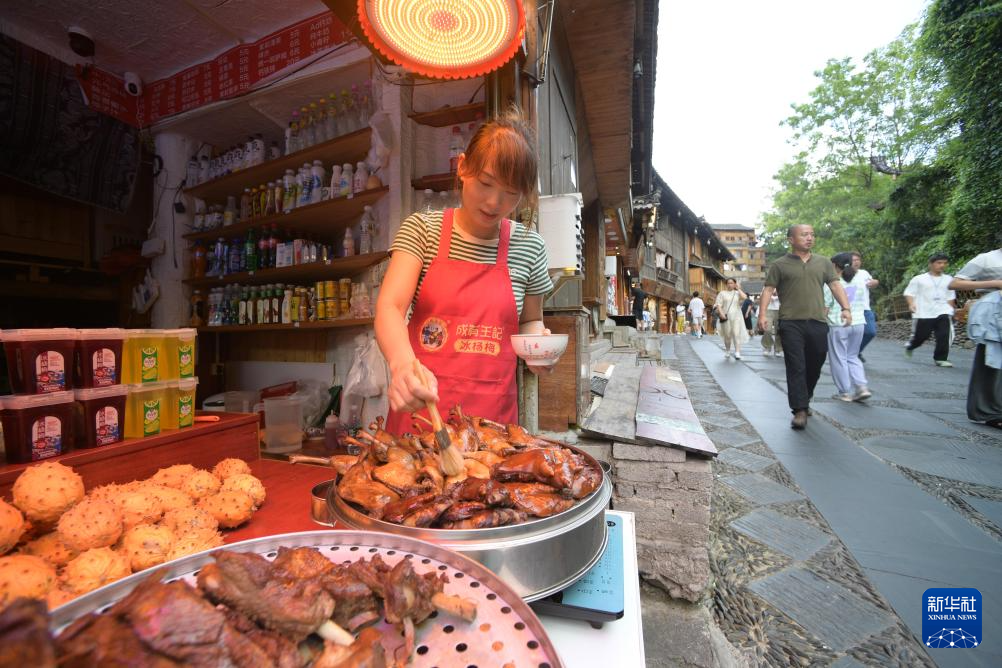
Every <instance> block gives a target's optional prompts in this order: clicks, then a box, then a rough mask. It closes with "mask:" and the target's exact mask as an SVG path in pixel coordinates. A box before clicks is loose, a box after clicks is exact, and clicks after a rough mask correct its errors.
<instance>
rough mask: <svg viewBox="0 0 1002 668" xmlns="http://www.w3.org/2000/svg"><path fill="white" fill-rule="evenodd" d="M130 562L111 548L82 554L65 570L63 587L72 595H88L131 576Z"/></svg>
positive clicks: (102, 548) (67, 565)
mask: <svg viewBox="0 0 1002 668" xmlns="http://www.w3.org/2000/svg"><path fill="white" fill-rule="evenodd" d="M131 574H132V569H130V568H129V560H128V559H126V558H125V555H123V554H119V553H118V552H116V551H115V550H113V549H111V548H110V547H96V548H94V549H93V550H87V551H86V552H81V553H80V554H79V556H77V557H76V559H73V560H72V561H70V563H68V564H66V568H64V569H63V586H64V587H65V589H66V590H67V591H69V592H70V593H72V594H76V595H78V596H79V595H80V594H86V593H87V592H89V591H92V590H94V589H97V588H98V587H103V586H104V585H106V584H109V583H112V582H115V581H116V580H121V579H122V578H124V577H126V576H128V575H131Z"/></svg>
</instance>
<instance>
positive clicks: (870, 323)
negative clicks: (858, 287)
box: [852, 252, 880, 363]
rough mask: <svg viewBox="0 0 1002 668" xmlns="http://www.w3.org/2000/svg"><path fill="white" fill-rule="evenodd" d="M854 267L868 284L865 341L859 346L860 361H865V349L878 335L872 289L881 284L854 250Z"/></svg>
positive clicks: (865, 301)
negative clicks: (871, 301) (864, 267)
mask: <svg viewBox="0 0 1002 668" xmlns="http://www.w3.org/2000/svg"><path fill="white" fill-rule="evenodd" d="M852 267H853V269H855V270H856V273H858V274H860V275H861V276H862V277H863V282H864V284H865V285H866V292H865V293H863V309H864V310H863V316H864V317H865V318H866V324H865V325H864V326H863V343H862V344H861V345H860V346H859V361H860V362H864V363H865V362H866V360H865V359H863V350H865V349H866V346H868V345H869V344H870V341H872V340H873V339H874V338H876V336H877V314H875V313H874V312H873V308H872V307H871V306H870V291H871V290H873V289H874V288H875V287H877V286H878V285H880V281H878V280H877V279H876V278H874V277H873V274H871V273H870V272H868V271H867V270H866V269H863V256H862V255H860V254H859V253H857V252H853V254H852Z"/></svg>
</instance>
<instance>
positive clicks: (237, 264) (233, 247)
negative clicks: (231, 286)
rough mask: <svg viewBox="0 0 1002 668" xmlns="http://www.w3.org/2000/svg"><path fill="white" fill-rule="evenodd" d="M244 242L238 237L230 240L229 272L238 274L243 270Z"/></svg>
mask: <svg viewBox="0 0 1002 668" xmlns="http://www.w3.org/2000/svg"><path fill="white" fill-rule="evenodd" d="M244 252H245V249H244V244H243V242H241V241H240V239H233V240H232V241H230V267H229V273H231V274H238V273H240V272H241V271H243V270H244V267H245V265H244Z"/></svg>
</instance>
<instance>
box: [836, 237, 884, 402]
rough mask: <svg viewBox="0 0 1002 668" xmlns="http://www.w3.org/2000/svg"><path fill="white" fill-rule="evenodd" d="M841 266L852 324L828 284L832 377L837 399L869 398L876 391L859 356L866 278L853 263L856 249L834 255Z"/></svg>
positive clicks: (864, 322) (864, 321)
mask: <svg viewBox="0 0 1002 668" xmlns="http://www.w3.org/2000/svg"><path fill="white" fill-rule="evenodd" d="M832 264H834V265H835V269H837V270H838V272H839V274H840V275H841V278H839V282H840V283H841V284H842V287H843V288H844V289H845V294H846V297H848V298H849V307H850V308H849V311H850V312H851V313H852V324H850V325H848V326H846V325H844V324H843V323H842V307H841V305H839V303H838V302H836V301H835V296H834V295H833V294H832V291H831V289H830V288H829V287H828V286H827V285H825V286H824V293H825V306H827V307H828V363H829V364H830V365H831V370H832V380H834V381H835V388H836V389H837V390H838V392H837V393H836V394H835V396H834V397H832V398H833V399H838V400H839V401H866V400H867V399H869V398H870V397H871V396H873V393H871V392H870V390H869V389H868V388H867V386H866V385H867V383H866V371H865V370H864V369H863V363H862V362H861V361H860V360H859V346H860V344H861V343H862V342H863V327H864V326H865V324H866V316H865V315H864V313H863V311H865V309H864V308H863V307H864V305H865V300H864V295H865V291H866V279H865V278H864V277H863V275H861V274H860V273H858V272H857V271H856V269H855V268H854V267H853V266H852V253H839V254H838V255H836V256H834V257H833V258H832Z"/></svg>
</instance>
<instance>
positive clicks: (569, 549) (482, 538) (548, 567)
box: [327, 445, 612, 601]
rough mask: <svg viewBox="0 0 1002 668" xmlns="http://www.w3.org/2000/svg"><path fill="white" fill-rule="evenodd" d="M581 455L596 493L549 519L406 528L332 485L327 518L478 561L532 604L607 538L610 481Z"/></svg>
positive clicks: (596, 555) (583, 569)
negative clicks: (597, 478) (598, 477)
mask: <svg viewBox="0 0 1002 668" xmlns="http://www.w3.org/2000/svg"><path fill="white" fill-rule="evenodd" d="M564 447H566V448H568V449H569V450H573V451H574V452H577V453H580V454H582V455H584V456H585V457H586V458H587V459H588V460H590V461H591V463H592V464H593V465H594V466H595V467H596V468H598V469H599V470H602V484H601V485H599V487H598V489H596V490H595V491H594V492H592V493H591V494H589V495H588V496H586V497H585V498H583V499H581V500H580V501H578V502H577V503H576V504H574V506H573V507H571V508H569V509H567V510H565V511H564V512H562V513H558V514H556V515H553V516H551V517H543V518H538V519H533V520H530V521H527V522H521V523H519V524H510V525H507V526H502V527H491V528H487V529H427V528H415V527H406V526H403V525H400V524H394V523H392V522H384V521H382V520H377V519H375V518H373V517H369V515H367V514H366V513H364V512H362V511H360V510H358V509H357V508H355V507H353V506H352V505H351V504H350V503H348V502H347V501H345V500H344V499H342V498H341V495H340V494H337V487H336V485H332V486H331V488H330V490H329V491H328V493H327V505H328V507H329V508H330V513H331V518H332V519H334V520H336V521H337V524H338V525H339V526H347V527H350V528H352V529H360V530H367V531H382V532H387V533H393V534H397V535H400V536H407V537H409V538H416V539H418V540H427V541H431V542H433V543H436V544H437V545H440V546H442V547H445V548H448V549H450V550H455V551H456V552H460V553H462V554H464V555H466V556H467V557H470V558H471V559H474V560H476V561H478V562H479V563H481V564H483V565H484V566H486V567H487V568H489V569H491V571H493V572H494V573H496V574H497V575H498V576H500V577H501V579H502V580H504V581H505V582H506V583H508V584H509V585H510V586H511V587H512V589H514V590H515V591H516V592H517V593H518V594H519V595H520V596H521V597H522V598H524V599H525V600H526V601H535V600H537V599H540V598H545V597H546V596H549V595H550V594H553V593H555V592H558V591H560V590H561V589H565V588H566V587H567V586H569V585H570V584H571V583H573V582H574V581H575V580H577V579H578V578H580V577H581V576H582V575H584V574H585V573H587V572H588V569H590V568H591V567H592V566H594V565H595V564H596V563H597V562H598V560H599V559H600V558H601V557H602V553H603V552H605V546H606V542H607V541H608V539H609V536H608V532H607V527H606V524H605V509H606V508H607V507H608V506H609V499H610V498H611V497H612V481H611V479H610V477H609V476H608V474H606V473H605V471H604V470H603V469H602V468H601V466H600V465H599V463H598V461H596V460H595V459H594V458H593V457H592V456H591V455H589V454H588V453H586V452H584V451H581V450H578V449H577V448H574V447H573V446H568V445H565V446H564Z"/></svg>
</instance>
